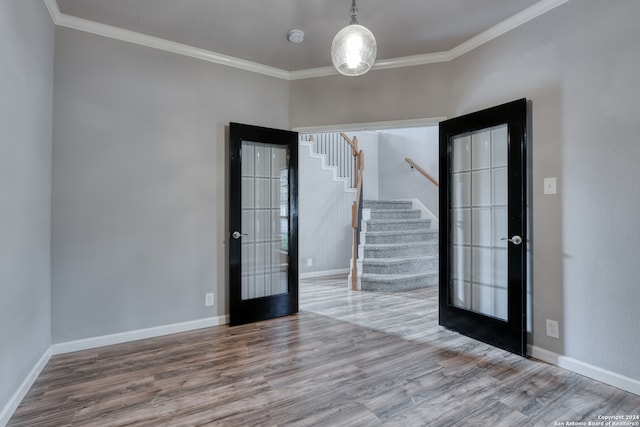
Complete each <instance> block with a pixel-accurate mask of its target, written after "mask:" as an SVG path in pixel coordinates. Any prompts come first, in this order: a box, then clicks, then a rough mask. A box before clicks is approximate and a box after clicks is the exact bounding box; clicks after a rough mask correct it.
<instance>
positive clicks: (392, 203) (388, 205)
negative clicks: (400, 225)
mask: <svg viewBox="0 0 640 427" xmlns="http://www.w3.org/2000/svg"><path fill="white" fill-rule="evenodd" d="M412 205H413V203H412V202H411V201H409V200H365V201H364V202H363V204H362V207H363V208H364V209H411V208H412Z"/></svg>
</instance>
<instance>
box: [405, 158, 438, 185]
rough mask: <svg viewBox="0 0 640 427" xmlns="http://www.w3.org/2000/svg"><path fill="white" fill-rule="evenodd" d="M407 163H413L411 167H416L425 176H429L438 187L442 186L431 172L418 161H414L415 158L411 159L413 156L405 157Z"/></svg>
mask: <svg viewBox="0 0 640 427" xmlns="http://www.w3.org/2000/svg"><path fill="white" fill-rule="evenodd" d="M404 160H405V161H406V162H407V163H409V164H410V165H411V169H415V170H417V171H418V172H420V173H421V174H422V175H423V176H424V177H425V178H427V179H428V180H429V181H431V182H432V183H433V184H434V185H435V186H436V187H440V184H439V183H438V181H437V180H436V179H435V178H434V177H433V176H431V175H430V174H429V172H427V171H426V170H424V169H422V168H421V167H420V166H419V165H418V164H417V163H416V162H414V161H413V160H411V158H409V157H405V159H404Z"/></svg>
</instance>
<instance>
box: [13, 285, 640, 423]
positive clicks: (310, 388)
mask: <svg viewBox="0 0 640 427" xmlns="http://www.w3.org/2000/svg"><path fill="white" fill-rule="evenodd" d="M345 283H346V279H344V278H340V279H323V280H317V279H316V280H303V281H301V284H300V302H301V305H300V308H301V311H300V313H299V314H298V315H296V316H289V317H284V318H279V319H274V320H269V321H264V322H259V323H254V324H250V325H244V326H236V327H233V328H231V327H228V326H219V327H215V328H208V329H202V330H199V331H194V332H188V333H182V334H176V335H171V336H165V337H160V338H154V339H148V340H143V341H137V342H133V343H126V344H120V345H115V346H110V347H102V348H98V349H94V350H87V351H82V352H77V353H71V354H66V355H60V356H54V357H53V358H52V359H51V361H50V362H49V364H48V365H47V366H46V368H45V369H44V371H43V372H42V374H41V375H40V377H39V378H38V380H37V381H36V383H35V384H34V386H33V387H32V389H31V390H30V391H29V393H28V394H27V396H26V397H25V399H24V401H23V402H22V404H21V405H20V407H19V408H18V409H17V411H16V413H15V414H14V416H13V418H12V419H11V421H10V422H9V424H8V425H9V426H29V427H35V426H124V425H136V426H160V425H167V426H194V425H213V426H217V425H219V426H289V425H300V426H307V425H320V426H423V425H425V426H553V425H560V424H555V423H556V422H557V423H561V422H567V421H572V422H579V421H585V422H588V421H592V422H596V421H598V415H603V416H606V415H635V414H640V396H637V395H634V394H631V393H627V392H624V391H621V390H618V389H616V388H614V387H610V386H607V385H604V384H601V383H598V382H596V381H593V380H590V379H588V378H585V377H582V376H580V375H577V374H574V373H571V372H569V371H565V370H563V369H560V368H557V367H554V366H550V365H547V364H544V363H541V362H537V361H533V360H527V359H523V358H520V357H518V356H515V355H512V354H510V353H507V352H504V351H502V350H498V349H495V348H493V347H490V346H488V345H485V344H482V343H479V342H477V341H474V340H472V339H469V338H466V337H463V336H460V335H458V334H456V333H453V332H450V331H447V330H444V329H442V328H440V327H439V326H437V289H435V288H429V289H426V290H418V291H411V292H406V293H401V294H377V293H369V292H367V293H358V292H353V293H349V292H348V291H347V290H346V284H345Z"/></svg>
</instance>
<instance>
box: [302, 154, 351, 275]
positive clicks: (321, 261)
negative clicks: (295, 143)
mask: <svg viewBox="0 0 640 427" xmlns="http://www.w3.org/2000/svg"><path fill="white" fill-rule="evenodd" d="M298 174H299V192H298V194H299V198H298V218H299V222H298V259H299V263H298V268H299V272H300V274H301V275H302V276H305V275H309V274H315V273H317V272H325V271H332V272H335V271H336V270H338V271H342V270H344V271H345V272H346V271H347V269H348V268H349V259H350V258H351V255H350V253H351V239H352V237H351V236H352V232H351V205H352V204H353V200H354V198H355V191H354V190H352V189H350V188H349V185H348V183H346V182H345V181H344V180H342V179H340V178H337V174H336V171H335V168H332V167H329V166H327V165H326V164H325V161H324V156H322V155H317V154H314V153H312V152H311V143H309V142H300V144H299V153H298ZM308 259H311V260H312V265H311V266H308V265H307V260H308Z"/></svg>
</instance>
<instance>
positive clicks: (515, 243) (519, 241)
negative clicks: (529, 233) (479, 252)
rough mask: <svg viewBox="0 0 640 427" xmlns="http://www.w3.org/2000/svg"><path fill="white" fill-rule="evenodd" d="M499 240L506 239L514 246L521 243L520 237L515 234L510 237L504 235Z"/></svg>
mask: <svg viewBox="0 0 640 427" xmlns="http://www.w3.org/2000/svg"><path fill="white" fill-rule="evenodd" d="M500 240H506V241H507V242H511V243H513V244H514V245H516V246H518V245H519V244H520V243H522V237H520V236H518V235H517V234H516V235H515V236H513V237H512V238H510V239H508V238H506V237H503V238H502V239H500Z"/></svg>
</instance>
